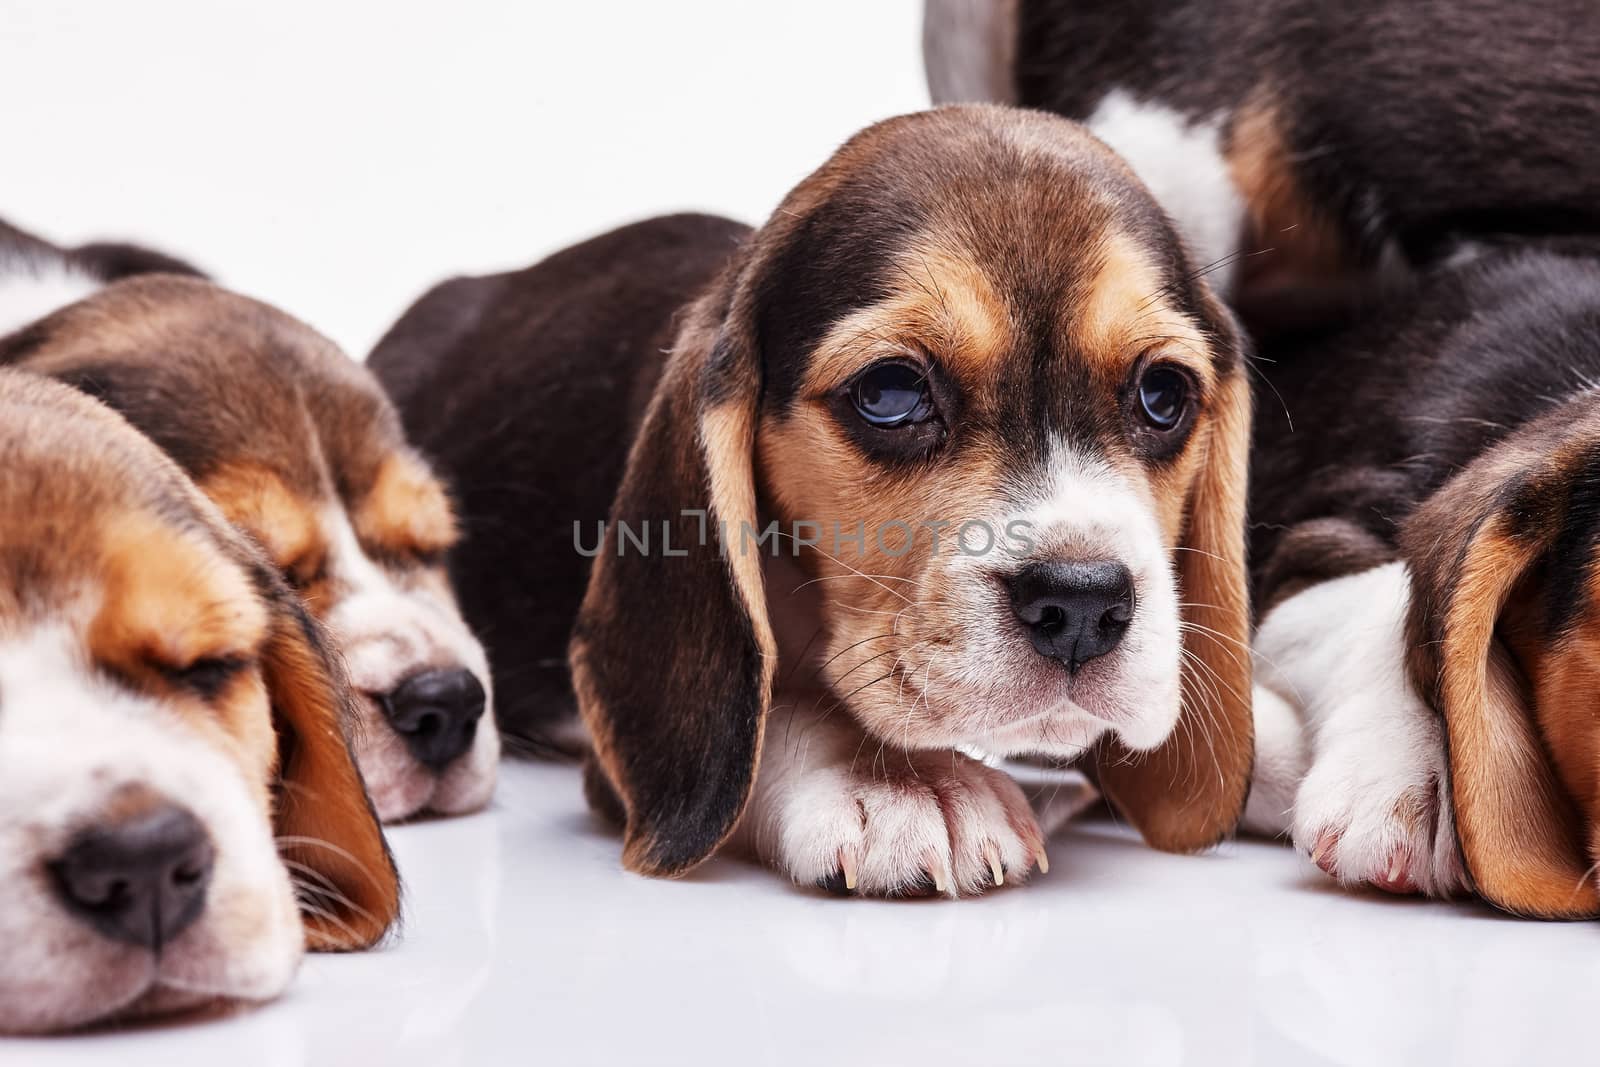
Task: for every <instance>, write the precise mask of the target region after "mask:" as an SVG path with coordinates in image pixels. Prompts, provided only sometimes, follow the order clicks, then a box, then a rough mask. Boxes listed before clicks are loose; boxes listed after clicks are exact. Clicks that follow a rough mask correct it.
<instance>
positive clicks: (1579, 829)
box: [1248, 251, 1600, 917]
mask: <svg viewBox="0 0 1600 1067" xmlns="http://www.w3.org/2000/svg"><path fill="white" fill-rule="evenodd" d="M1273 357H1274V358H1273V359H1272V360H1271V361H1267V362H1264V363H1263V365H1262V368H1261V369H1262V371H1263V373H1264V374H1265V376H1266V378H1267V380H1268V383H1269V385H1270V391H1269V392H1263V394H1262V396H1263V401H1262V406H1261V414H1260V418H1259V422H1258V430H1257V439H1256V448H1255V454H1254V469H1253V489H1252V516H1253V524H1252V528H1253V530H1254V536H1253V538H1252V552H1253V561H1254V575H1255V581H1256V595H1257V602H1258V604H1259V606H1260V610H1261V611H1262V613H1263V614H1262V621H1261V624H1260V628H1259V632H1258V634H1257V638H1256V648H1257V651H1258V655H1259V663H1258V686H1257V717H1258V723H1259V725H1258V733H1259V735H1260V746H1261V764H1260V765H1261V768H1262V771H1261V774H1260V776H1259V778H1258V782H1257V784H1256V786H1255V787H1254V791H1253V794H1252V801H1251V807H1250V816H1249V819H1248V822H1249V823H1250V824H1252V825H1254V826H1255V827H1256V828H1258V829H1263V830H1268V831H1278V830H1285V829H1287V830H1289V831H1290V832H1291V833H1292V834H1293V836H1294V839H1295V841H1296V843H1297V844H1298V845H1299V846H1300V847H1301V848H1302V849H1304V850H1305V851H1307V852H1308V853H1310V854H1311V855H1312V856H1313V857H1314V858H1315V859H1316V860H1317V862H1318V863H1319V864H1320V865H1322V866H1323V867H1324V868H1325V869H1327V870H1328V871H1329V872H1330V873H1332V874H1334V875H1335V876H1336V877H1337V878H1339V879H1340V880H1341V881H1344V882H1370V883H1373V884H1376V885H1379V886H1382V887H1384V888H1390V889H1395V890H1421V891H1424V892H1429V893H1433V894H1439V895H1443V894H1448V893H1451V892H1453V891H1456V890H1460V889H1464V888H1468V887H1472V888H1476V889H1477V890H1478V891H1479V892H1480V893H1482V894H1483V895H1484V896H1485V897H1487V898H1488V899H1489V900H1491V901H1493V902H1494V903H1497V904H1500V905H1501V906H1503V907H1506V908H1508V909H1510V910H1513V911H1516V912H1518V913H1522V914H1529V915H1539V916H1546V917H1553V916H1563V917H1573V916H1578V915H1590V914H1595V913H1596V912H1597V911H1600V895H1597V892H1596V888H1595V884H1594V880H1593V877H1592V864H1593V863H1594V862H1595V860H1596V859H1597V858H1600V854H1597V850H1596V842H1597V839H1596V830H1597V827H1600V821H1597V820H1600V794H1597V789H1596V767H1597V766H1600V737H1597V736H1596V733H1595V730H1594V726H1593V704H1594V694H1595V692H1596V682H1597V680H1600V678H1597V675H1600V638H1597V635H1600V601H1597V599H1596V597H1597V596H1600V551H1597V550H1600V393H1597V391H1596V385H1597V382H1600V264H1596V263H1595V262H1594V261H1593V260H1591V259H1588V258H1569V257H1563V256H1558V255H1553V254H1549V253H1542V252H1532V251H1519V252H1500V253H1494V254H1490V255H1486V256H1484V257H1483V258H1481V259H1480V260H1478V261H1476V262H1473V263H1468V264H1462V265H1458V266H1455V267H1453V268H1450V269H1447V270H1443V271H1441V272H1439V273H1438V274H1437V275H1435V276H1433V277H1431V278H1429V279H1428V280H1427V281H1426V282H1425V283H1424V284H1423V286H1422V288H1421V289H1420V290H1419V291H1417V292H1414V293H1409V294H1407V295H1405V296H1403V297H1397V298H1395V299H1394V300H1393V301H1392V302H1390V303H1389V304H1388V305H1387V306H1384V307H1382V308H1380V309H1377V310H1376V311H1375V312H1374V313H1373V314H1371V315H1370V316H1364V317H1363V321H1362V322H1361V323H1360V324H1359V325H1355V326H1352V327H1350V328H1348V329H1346V330H1345V331H1343V332H1340V333H1336V334H1333V335H1330V336H1327V337H1323V338H1318V339H1316V340H1313V341H1308V342H1303V343H1301V344H1298V345H1295V346H1292V347H1290V348H1287V349H1285V350H1282V351H1277V352H1274V353H1273ZM1269 396H1274V397H1276V396H1281V398H1282V409H1281V410H1274V409H1273V407H1272V406H1271V405H1274V404H1276V401H1275V400H1274V401H1269V400H1267V399H1266V398H1267V397H1269ZM1434 709H1437V711H1436V710H1434ZM1458 835H1459V839H1460V848H1459V850H1458V848H1457V836H1458Z"/></svg>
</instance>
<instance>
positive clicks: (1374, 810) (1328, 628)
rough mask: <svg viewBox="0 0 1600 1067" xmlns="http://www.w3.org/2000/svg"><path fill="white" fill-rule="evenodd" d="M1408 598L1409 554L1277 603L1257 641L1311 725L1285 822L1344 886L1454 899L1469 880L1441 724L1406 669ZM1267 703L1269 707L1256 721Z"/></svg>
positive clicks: (1281, 689) (1290, 706)
mask: <svg viewBox="0 0 1600 1067" xmlns="http://www.w3.org/2000/svg"><path fill="white" fill-rule="evenodd" d="M1410 597H1411V583H1410V576H1409V574H1408V572H1407V571H1406V568H1405V565H1404V564H1403V563H1390V564H1386V565H1384V566H1381V567H1375V568H1373V569H1372V570H1368V571H1364V572H1362V573H1360V574H1353V575H1349V576H1347V577H1344V578H1338V579H1335V580H1333V581H1330V582H1323V583H1321V584H1319V585H1315V586H1312V587H1311V588H1309V589H1307V590H1305V591H1304V592H1301V593H1298V594H1296V595H1295V596H1292V597H1290V598H1289V599H1288V600H1285V601H1284V602H1283V603H1282V604H1280V605H1278V606H1277V607H1275V608H1273V610H1272V611H1271V612H1270V613H1269V614H1268V615H1267V617H1266V618H1265V619H1263V620H1262V623H1261V627H1260V629H1259V630H1258V631H1257V633H1256V641H1255V646H1256V651H1257V655H1258V656H1259V657H1260V659H1261V660H1262V661H1263V662H1264V663H1266V664H1268V665H1270V670H1269V673H1268V675H1267V677H1269V678H1272V679H1275V684H1274V686H1273V688H1274V690H1275V691H1276V693H1277V695H1278V696H1279V697H1281V698H1282V699H1283V701H1284V703H1285V704H1286V705H1287V706H1286V707H1285V708H1284V709H1279V710H1280V712H1282V711H1289V712H1292V713H1297V714H1298V715H1299V716H1301V717H1302V719H1303V721H1304V723H1305V725H1306V727H1307V728H1308V731H1309V749H1310V752H1309V769H1308V770H1307V771H1306V772H1305V776H1304V780H1303V781H1301V782H1300V783H1299V786H1298V788H1297V789H1296V791H1295V795H1294V804H1293V810H1292V814H1291V818H1290V820H1289V822H1290V826H1289V830H1290V832H1291V833H1292V835H1293V837H1294V843H1295V845H1296V846H1297V847H1298V848H1299V849H1301V850H1302V851H1304V852H1305V853H1307V854H1308V855H1309V856H1310V857H1311V858H1312V860H1314V861H1315V862H1316V864H1317V865H1318V866H1319V867H1321V868H1322V869H1323V870H1324V871H1326V872H1327V873H1329V874H1331V875H1332V876H1333V877H1335V878H1336V879H1338V880H1339V881H1340V882H1341V883H1344V884H1347V885H1348V884H1357V883H1367V884H1370V885H1374V886H1377V887H1378V888H1381V889H1387V890H1390V891H1392V892H1422V893H1427V894H1429V895H1432V896H1448V895H1450V894H1452V893H1454V892H1457V891H1459V890H1460V889H1461V888H1462V887H1463V885H1464V883H1465V877H1464V874H1463V871H1462V867H1461V861H1460V857H1459V852H1458V850H1457V847H1456V839H1455V826H1454V822H1453V819H1452V809H1451V806H1450V795H1449V782H1450V778H1449V768H1448V759H1447V754H1446V751H1445V740H1444V732H1443V724H1442V723H1441V722H1440V719H1439V716H1438V715H1436V714H1434V712H1433V711H1432V710H1431V709H1429V708H1428V706H1427V705H1426V704H1425V703H1423V701H1422V699H1421V698H1420V697H1419V696H1418V695H1417V693H1416V691H1415V689H1414V688H1413V686H1412V684H1411V680H1410V677H1409V675H1408V673H1407V670H1406V663H1405V651H1406V646H1405V640H1406V637H1405V634H1406V628H1405V627H1406V613H1407V611H1408V610H1409V604H1410ZM1259 696H1260V691H1259V690H1258V698H1259ZM1269 696H1270V694H1269ZM1263 712H1266V713H1267V714H1269V715H1270V714H1272V708H1271V706H1270V704H1269V705H1268V706H1266V707H1262V708H1258V709H1257V722H1258V724H1259V723H1260V722H1261V717H1262V714H1263ZM1302 758H1303V757H1302ZM1282 785H1283V783H1281V782H1280V783H1277V789H1275V790H1274V792H1277V793H1278V794H1280V795H1281V792H1282ZM1257 788H1258V789H1259V788H1261V784H1259V783H1258V785H1257ZM1269 788H1270V787H1269ZM1276 803H1280V804H1281V800H1280V801H1277V802H1276ZM1251 807H1252V808H1253V809H1254V808H1256V807H1257V805H1256V803H1255V801H1254V798H1252V805H1251Z"/></svg>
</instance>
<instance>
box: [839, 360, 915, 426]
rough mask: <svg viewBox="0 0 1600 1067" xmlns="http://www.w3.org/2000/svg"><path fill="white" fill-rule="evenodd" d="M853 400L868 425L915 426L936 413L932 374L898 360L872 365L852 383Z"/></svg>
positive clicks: (857, 411) (851, 394) (851, 398)
mask: <svg viewBox="0 0 1600 1067" xmlns="http://www.w3.org/2000/svg"><path fill="white" fill-rule="evenodd" d="M850 400H851V402H852V403H853V404H854V405H855V408H856V413H857V414H859V415H860V416H861V417H862V419H864V420H865V421H866V422H867V423H868V425H871V426H876V427H878V428H880V429H893V428H894V427H897V426H914V425H916V424H917V423H921V422H927V421H928V420H929V419H930V418H932V417H933V396H932V394H931V393H930V392H929V389H928V375H927V374H926V372H924V371H923V370H921V369H920V368H918V367H915V366H913V365H911V364H910V363H902V362H900V361H898V360H892V361H886V362H883V363H877V364H874V365H873V366H871V367H868V368H867V369H866V370H865V371H864V372H863V373H862V374H861V376H860V377H859V378H857V379H856V381H855V384H854V385H852V386H851V387H850Z"/></svg>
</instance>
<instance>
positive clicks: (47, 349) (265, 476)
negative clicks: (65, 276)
mask: <svg viewBox="0 0 1600 1067" xmlns="http://www.w3.org/2000/svg"><path fill="white" fill-rule="evenodd" d="M0 365H10V366H17V367H21V368H23V369H26V370H30V371H34V372H36V373H40V374H47V375H50V376H52V377H56V378H60V379H62V380H64V381H67V382H68V383H69V384H72V385H75V386H78V387H79V388H82V389H84V390H85V391H87V392H89V393H90V394H91V395H94V396H97V397H99V398H101V399H104V400H106V401H107V402H108V403H110V404H111V405H112V406H113V407H115V408H116V409H117V410H118V411H119V412H121V413H122V414H124V415H125V416H126V417H128V418H129V419H130V421H132V422H133V423H134V424H135V425H136V426H138V427H139V428H140V429H141V430H142V431H144V432H145V433H146V434H147V435H148V436H150V437H151V438H152V439H153V440H154V441H155V442H156V443H157V444H158V445H160V446H162V448H163V449H165V450H166V452H167V453H168V454H169V455H171V456H172V457H173V459H175V460H176V461H177V462H178V463H179V465H180V466H182V467H183V468H184V469H185V470H186V471H187V472H188V473H189V475H190V476H191V477H193V478H194V479H195V480H196V481H197V482H199V483H200V485H201V486H202V487H203V488H204V489H205V490H206V492H207V493H208V494H209V495H211V496H212V498H213V499H214V500H216V501H217V503H218V504H219V506H221V507H222V508H223V511H224V513H225V514H227V516H228V518H229V519H230V520H232V521H233V522H236V523H238V524H239V525H240V526H242V527H243V528H244V529H245V530H247V531H249V532H250V534H251V535H252V536H254V537H255V538H256V539H257V540H258V541H260V542H261V544H262V545H263V546H264V547H265V548H266V549H267V550H268V552H269V553H270V554H271V556H272V558H273V561H274V562H275V563H276V564H277V565H278V566H279V568H280V569H282V570H283V571H284V572H285V573H286V574H288V575H289V576H290V577H291V578H292V579H293V580H294V581H295V582H296V583H297V584H298V585H300V586H302V587H303V588H307V589H310V588H312V587H314V586H316V584H317V582H318V580H319V578H320V576H321V569H322V561H323V560H324V559H325V557H326V555H327V552H328V546H327V543H326V537H327V532H326V531H325V530H324V529H323V528H322V524H321V522H320V521H319V513H320V512H322V511H323V510H324V509H328V508H332V507H344V508H346V509H347V510H349V511H350V513H351V514H352V515H353V516H356V517H357V522H356V526H357V532H358V533H363V532H364V533H365V534H366V536H367V538H368V541H367V547H368V549H369V551H372V552H373V554H374V555H375V556H381V557H385V558H391V559H398V560H401V561H403V562H405V563H406V564H407V565H416V563H417V557H418V556H419V555H420V556H421V557H422V558H423V560H425V562H426V563H427V565H429V566H434V567H437V566H438V564H439V562H440V561H439V559H438V558H437V557H438V555H439V554H440V553H441V552H442V551H443V550H444V549H446V548H448V547H449V545H450V543H451V542H452V540H453V536H454V520H453V517H452V516H451V514H450V508H449V501H448V498H447V497H446V495H445V493H444V490H443V488H442V487H441V486H440V485H439V484H438V482H437V480H436V479H434V478H433V476H432V474H431V472H429V470H428V469H427V467H426V465H425V464H424V463H423V462H422V461H421V460H420V459H419V458H418V457H417V456H416V455H415V454H414V453H413V452H412V450H411V449H410V447H409V446H408V445H407V444H406V441H405V437H404V434H403V433H402V431H401V428H400V423H399V419H398V418H397V417H396V416H395V413H394V410H393V408H392V407H391V406H390V405H389V403H388V402H387V400H386V399H385V397H384V396H383V394H382V391H381V390H380V389H379V388H378V386H377V384H376V382H374V381H373V380H372V377H371V375H370V374H369V373H368V372H367V371H366V370H365V368H363V367H361V366H360V365H359V364H357V363H354V362H353V361H351V360H350V359H348V358H347V357H346V356H345V355H344V354H343V353H341V352H340V351H339V350H338V349H337V348H336V347H335V346H334V345H333V344H332V343H331V342H329V341H328V340H326V339H325V338H323V337H321V336H320V335H318V334H317V333H316V332H315V331H313V330H311V329H310V328H309V327H307V326H305V325H303V324H301V323H299V322H297V321H295V320H294V319H292V318H290V317H289V316H287V315H285V314H283V313H282V312H280V311H277V310H276V309H274V308H271V307H268V306H267V305H265V304H261V303H258V302H256V301H254V300H250V299H248V298H246V297H243V296H239V295H237V294H234V293H230V292H228V291H227V290H224V289H221V288H219V287H218V286H215V285H213V284H211V283H210V282H207V281H204V280H201V279H197V278H183V277H177V276H166V275H151V276H141V277H136V278H131V279H128V280H125V281H121V282H118V283H116V284H114V285H112V286H110V287H109V288H107V289H105V290H102V291H101V292H99V293H97V294H95V295H94V296H92V297H90V298H89V299H87V300H84V301H81V302H80V303H78V304H74V305H71V306H69V307H67V308H64V309H62V310H61V311H58V312H57V313H55V314H53V315H51V316H49V317H47V318H45V319H43V320H41V321H40V322H38V323H36V324H35V325H33V326H31V327H29V328H27V329H25V330H22V331H20V332H18V333H16V334H13V335H12V336H11V337H9V338H7V339H6V340H5V344H4V345H0ZM361 518H365V519H366V521H365V522H362V521H360V519H361ZM386 550H387V552H386ZM330 592H331V591H330ZM307 602H308V603H309V604H310V606H311V607H312V609H313V611H315V612H316V613H317V615H318V617H319V618H321V617H325V616H326V614H327V612H328V611H329V610H330V609H331V607H332V604H333V601H332V598H331V595H322V596H308V597H307Z"/></svg>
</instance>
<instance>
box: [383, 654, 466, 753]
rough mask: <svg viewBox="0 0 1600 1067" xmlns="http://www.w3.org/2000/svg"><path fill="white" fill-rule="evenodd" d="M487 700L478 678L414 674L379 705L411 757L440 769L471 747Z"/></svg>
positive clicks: (456, 672) (445, 672)
mask: <svg viewBox="0 0 1600 1067" xmlns="http://www.w3.org/2000/svg"><path fill="white" fill-rule="evenodd" d="M485 700H486V697H485V695H484V692H483V683H482V682H479V681H478V679H477V676H476V675H474V674H473V673H472V672H471V671H468V670H460V669H455V670H440V671H423V672H422V673H421V674H413V675H412V676H411V677H410V678H407V679H406V680H405V681H403V682H401V683H400V684H399V685H398V686H396V687H395V688H394V690H392V691H391V692H390V693H388V694H387V695H385V696H383V697H381V698H380V700H379V703H381V704H382V706H383V713H384V715H385V716H387V717H388V719H389V722H390V724H391V725H392V726H393V727H394V728H395V732H396V733H398V734H399V735H400V736H401V737H402V738H404V739H405V742H406V747H407V748H409V749H410V750H411V754H412V755H413V756H415V757H416V758H417V760H418V761H419V762H420V763H422V764H423V765H424V766H427V767H431V768H433V769H434V770H440V769H442V768H443V767H444V766H445V764H447V763H449V762H450V761H451V760H453V759H455V758H456V757H457V756H459V755H461V754H462V753H463V752H465V751H467V749H469V748H471V747H472V740H473V738H474V737H475V736H476V735H477V732H478V720H479V719H481V718H483V708H484V703H485Z"/></svg>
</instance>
